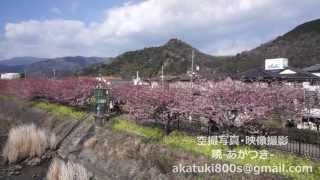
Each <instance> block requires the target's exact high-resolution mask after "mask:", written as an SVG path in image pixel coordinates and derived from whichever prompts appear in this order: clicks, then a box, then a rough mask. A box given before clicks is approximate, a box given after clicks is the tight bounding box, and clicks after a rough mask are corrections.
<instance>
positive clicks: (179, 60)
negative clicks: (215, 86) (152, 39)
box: [82, 39, 225, 78]
mask: <svg viewBox="0 0 320 180" xmlns="http://www.w3.org/2000/svg"><path fill="white" fill-rule="evenodd" d="M192 51H194V64H195V67H196V66H197V65H199V66H201V69H200V71H201V73H206V74H213V69H214V68H215V67H218V66H220V65H221V64H222V63H223V61H222V60H223V59H225V57H214V56H210V55H208V54H204V53H202V52H200V51H199V50H197V49H195V48H193V47H192V46H190V45H189V44H187V43H185V42H183V41H181V40H178V39H171V40H169V41H168V42H167V43H166V44H164V45H163V46H159V47H150V48H144V49H142V50H137V51H130V52H126V53H123V54H121V55H119V56H117V57H115V58H114V59H113V61H112V62H111V63H110V64H102V65H101V64H100V65H94V66H91V67H89V68H86V69H84V70H83V71H82V74H84V75H97V74H98V73H99V72H101V73H102V74H104V75H113V76H121V77H123V78H131V77H133V76H134V75H135V74H136V71H139V73H140V75H141V76H143V77H147V78H148V77H154V76H158V75H160V73H161V67H162V65H163V66H164V73H165V74H166V75H180V74H184V73H186V72H187V71H188V70H190V68H191V59H192V58H191V56H192Z"/></svg>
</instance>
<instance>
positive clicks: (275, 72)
mask: <svg viewBox="0 0 320 180" xmlns="http://www.w3.org/2000/svg"><path fill="white" fill-rule="evenodd" d="M319 67H320V66H319ZM238 77H239V78H240V80H242V81H244V82H257V81H258V82H268V83H269V82H289V83H309V84H318V83H319V82H320V77H319V76H317V75H315V74H313V73H311V72H308V71H304V70H301V69H297V68H293V67H289V66H288V63H287V60H286V59H285V58H277V59H266V60H265V67H264V68H255V69H250V70H248V71H245V72H242V73H240V74H238Z"/></svg>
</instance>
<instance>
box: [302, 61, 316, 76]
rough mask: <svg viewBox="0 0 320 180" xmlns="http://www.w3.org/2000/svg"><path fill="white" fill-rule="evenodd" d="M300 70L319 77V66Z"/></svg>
mask: <svg viewBox="0 0 320 180" xmlns="http://www.w3.org/2000/svg"><path fill="white" fill-rule="evenodd" d="M302 70H303V71H305V72H309V73H312V74H313V75H316V76H319V77H320V64H315V65H312V66H309V67H306V68H303V69H302Z"/></svg>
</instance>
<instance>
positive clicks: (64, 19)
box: [0, 0, 320, 59]
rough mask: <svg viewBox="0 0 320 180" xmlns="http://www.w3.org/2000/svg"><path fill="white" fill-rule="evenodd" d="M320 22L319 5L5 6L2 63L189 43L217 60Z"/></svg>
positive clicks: (104, 0)
mask: <svg viewBox="0 0 320 180" xmlns="http://www.w3.org/2000/svg"><path fill="white" fill-rule="evenodd" d="M317 18H320V0H147V1H142V0H132V1H125V0H47V1H45V0H1V2H0V58H1V59H4V58H9V57H16V56H35V57H60V56H76V55H82V56H103V57H107V56H116V55H118V54H120V53H122V52H125V51H128V50H135V49H140V48H143V47H148V46H158V45H161V44H164V43H165V42H167V41H168V40H169V39H170V38H179V39H182V40H184V41H186V42H188V43H190V44H191V45H193V46H195V47H196V48H198V49H200V50H201V51H203V52H206V53H209V54H212V55H232V54H236V53H239V52H241V51H244V50H248V49H251V48H254V47H256V46H258V45H260V44H261V43H265V42H267V41H270V40H272V39H274V38H276V37H277V36H279V35H281V34H284V33H285V32H287V31H289V30H291V29H292V28H294V27H295V26H297V25H299V24H301V23H303V22H305V21H309V20H313V19H317Z"/></svg>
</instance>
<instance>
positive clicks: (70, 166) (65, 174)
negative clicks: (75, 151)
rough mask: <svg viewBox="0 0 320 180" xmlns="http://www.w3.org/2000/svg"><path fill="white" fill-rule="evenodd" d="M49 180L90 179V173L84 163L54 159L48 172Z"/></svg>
mask: <svg viewBox="0 0 320 180" xmlns="http://www.w3.org/2000/svg"><path fill="white" fill-rule="evenodd" d="M47 179H48V180H89V179H90V177H89V174H88V171H87V170H86V168H84V167H83V166H82V165H80V164H77V163H74V162H71V161H68V163H65V162H64V161H62V160H60V159H57V158H56V159H54V160H53V161H52V163H51V165H50V167H49V170H48V173H47Z"/></svg>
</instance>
